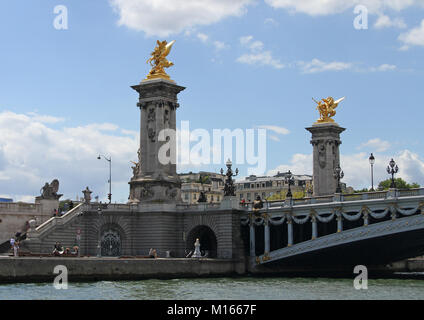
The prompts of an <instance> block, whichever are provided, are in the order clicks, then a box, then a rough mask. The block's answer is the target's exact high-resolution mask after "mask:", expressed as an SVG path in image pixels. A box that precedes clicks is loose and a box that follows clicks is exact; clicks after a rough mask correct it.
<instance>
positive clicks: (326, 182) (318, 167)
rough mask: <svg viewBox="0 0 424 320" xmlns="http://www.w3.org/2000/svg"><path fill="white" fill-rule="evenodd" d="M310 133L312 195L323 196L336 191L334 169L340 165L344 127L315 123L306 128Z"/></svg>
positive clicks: (335, 124) (334, 124)
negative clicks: (341, 134) (341, 137)
mask: <svg viewBox="0 0 424 320" xmlns="http://www.w3.org/2000/svg"><path fill="white" fill-rule="evenodd" d="M306 130H308V131H309V132H310V133H312V140H311V144H312V146H313V188H314V190H313V195H314V196H324V195H331V194H334V193H335V192H336V188H337V178H336V177H335V176H334V169H335V168H336V167H337V166H340V152H339V146H340V144H341V143H342V142H341V140H340V133H342V132H343V131H345V130H346V129H345V128H342V127H340V126H339V125H338V124H337V123H334V122H333V123H315V124H314V125H313V126H312V127H310V128H306Z"/></svg>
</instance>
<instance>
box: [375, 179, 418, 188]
mask: <svg viewBox="0 0 424 320" xmlns="http://www.w3.org/2000/svg"><path fill="white" fill-rule="evenodd" d="M391 184H392V179H387V180H384V181H381V182H380V183H379V184H378V190H387V189H389V188H390V186H391ZM395 186H396V188H397V189H413V188H419V187H420V185H419V184H418V183H416V182H413V183H411V184H409V183H407V182H406V181H405V180H403V179H402V178H396V179H395Z"/></svg>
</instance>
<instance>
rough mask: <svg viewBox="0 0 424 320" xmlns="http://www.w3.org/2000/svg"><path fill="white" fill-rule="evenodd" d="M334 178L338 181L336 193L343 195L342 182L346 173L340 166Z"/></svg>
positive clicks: (335, 170) (336, 169)
mask: <svg viewBox="0 0 424 320" xmlns="http://www.w3.org/2000/svg"><path fill="white" fill-rule="evenodd" d="M334 177H335V178H336V179H337V189H336V193H342V186H341V183H340V180H341V179H343V177H344V172H343V171H342V169H341V168H340V166H337V167H336V168H335V169H334Z"/></svg>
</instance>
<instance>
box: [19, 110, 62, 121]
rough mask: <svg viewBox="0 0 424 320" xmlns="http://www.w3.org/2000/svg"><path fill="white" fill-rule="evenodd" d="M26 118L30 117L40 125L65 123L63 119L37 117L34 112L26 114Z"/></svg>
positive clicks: (44, 116)
mask: <svg viewBox="0 0 424 320" xmlns="http://www.w3.org/2000/svg"><path fill="white" fill-rule="evenodd" d="M27 114H28V116H30V117H31V118H32V119H33V120H34V121H38V122H41V123H58V122H63V121H65V119H64V118H61V117H53V116H46V115H39V114H37V113H35V112H28V113H27Z"/></svg>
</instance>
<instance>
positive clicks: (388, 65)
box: [369, 63, 397, 72]
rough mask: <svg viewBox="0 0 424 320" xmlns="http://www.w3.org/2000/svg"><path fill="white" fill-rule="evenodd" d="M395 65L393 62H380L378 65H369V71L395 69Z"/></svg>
mask: <svg viewBox="0 0 424 320" xmlns="http://www.w3.org/2000/svg"><path fill="white" fill-rule="evenodd" d="M396 69H397V66H395V65H393V64H386V63H385V64H382V65H379V66H378V67H370V68H369V71H371V72H385V71H393V70H396Z"/></svg>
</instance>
